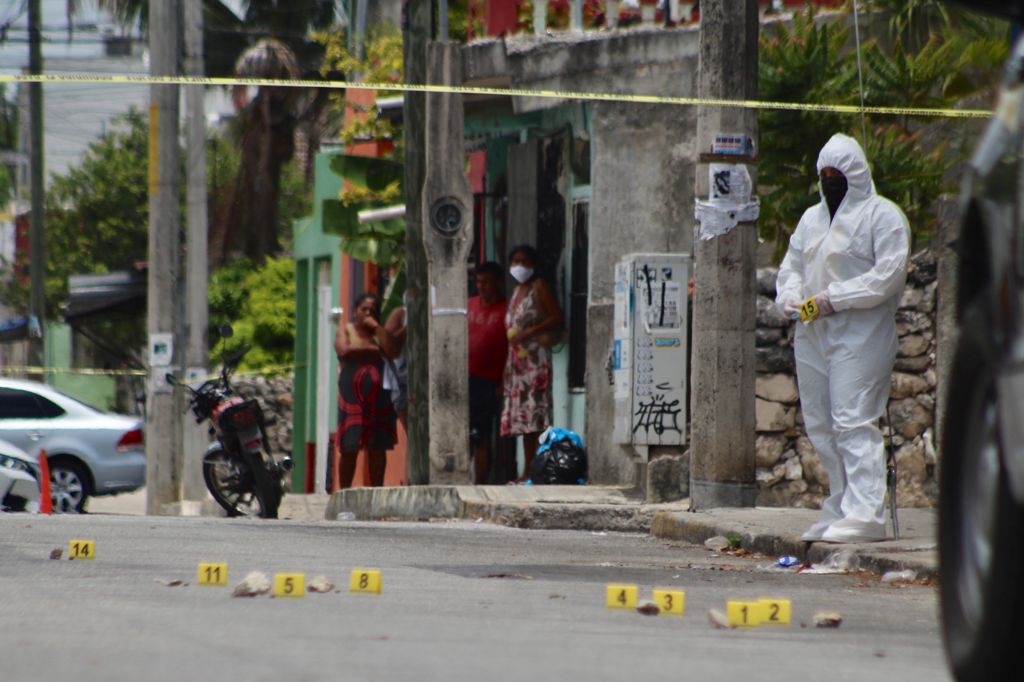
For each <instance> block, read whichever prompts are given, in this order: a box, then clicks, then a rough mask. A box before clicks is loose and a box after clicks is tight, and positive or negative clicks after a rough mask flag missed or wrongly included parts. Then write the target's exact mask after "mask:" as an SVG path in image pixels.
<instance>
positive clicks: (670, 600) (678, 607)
mask: <svg viewBox="0 0 1024 682" xmlns="http://www.w3.org/2000/svg"><path fill="white" fill-rule="evenodd" d="M651 599H652V601H654V603H655V604H657V605H658V608H659V609H661V613H660V615H662V616H681V615H683V613H684V612H685V611H686V593H685V592H683V591H682V590H658V589H655V590H651Z"/></svg>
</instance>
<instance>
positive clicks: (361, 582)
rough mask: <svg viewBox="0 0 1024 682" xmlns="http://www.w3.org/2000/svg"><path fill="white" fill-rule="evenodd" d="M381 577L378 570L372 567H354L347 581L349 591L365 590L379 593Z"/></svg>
mask: <svg viewBox="0 0 1024 682" xmlns="http://www.w3.org/2000/svg"><path fill="white" fill-rule="evenodd" d="M380 590H381V579H380V571H378V570H377V569H372V568H356V569H353V570H352V575H351V577H350V578H349V581H348V591H349V592H367V593H370V594H380Z"/></svg>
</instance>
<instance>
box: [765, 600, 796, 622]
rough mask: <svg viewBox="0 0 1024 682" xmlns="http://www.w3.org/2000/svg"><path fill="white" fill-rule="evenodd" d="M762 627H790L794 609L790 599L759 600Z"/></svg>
mask: <svg viewBox="0 0 1024 682" xmlns="http://www.w3.org/2000/svg"><path fill="white" fill-rule="evenodd" d="M758 603H760V604H761V624H762V625H789V617H790V612H791V611H792V607H791V605H790V603H789V600H788V599H759V600H758Z"/></svg>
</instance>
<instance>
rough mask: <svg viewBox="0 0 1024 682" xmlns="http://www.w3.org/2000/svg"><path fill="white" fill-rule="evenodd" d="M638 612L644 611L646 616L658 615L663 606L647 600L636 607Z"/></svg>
mask: <svg viewBox="0 0 1024 682" xmlns="http://www.w3.org/2000/svg"><path fill="white" fill-rule="evenodd" d="M636 610H637V612H638V613H642V614H644V615H645V616H657V615H658V614H660V613H661V607H660V606H658V605H657V604H655V603H653V602H647V603H645V604H641V605H640V606H638V607H636Z"/></svg>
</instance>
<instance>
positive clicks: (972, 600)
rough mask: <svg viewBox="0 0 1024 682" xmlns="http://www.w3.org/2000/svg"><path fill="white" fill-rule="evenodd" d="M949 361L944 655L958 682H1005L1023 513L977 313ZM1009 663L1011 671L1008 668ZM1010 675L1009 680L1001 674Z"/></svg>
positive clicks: (1012, 645)
mask: <svg viewBox="0 0 1024 682" xmlns="http://www.w3.org/2000/svg"><path fill="white" fill-rule="evenodd" d="M962 329H963V331H962V335H961V337H960V341H959V343H958V346H957V350H956V354H955V356H954V358H953V367H952V373H951V377H950V384H949V391H948V395H949V401H948V405H947V406H946V418H945V429H944V431H943V448H942V470H941V481H940V484H941V490H940V496H939V562H940V564H939V565H940V571H939V581H940V592H941V595H940V597H941V604H942V622H943V634H944V637H945V642H946V652H947V654H948V656H949V661H950V665H951V667H952V669H953V672H954V674H955V675H956V678H957V679H958V680H960V681H961V682H971V681H974V680H996V679H1010V678H1012V677H1013V676H1014V672H1011V671H1015V668H1016V656H1015V654H1016V650H1017V649H1018V648H1019V647H1020V643H1021V642H1022V641H1024V620H1022V619H1021V617H1020V612H1021V608H1024V584H1022V577H1024V569H1022V563H1021V561H1022V560H1024V542H1022V540H1021V538H1022V537H1024V535H1022V533H1024V508H1022V507H1021V506H1020V505H1018V504H1016V502H1015V501H1014V499H1013V496H1012V494H1011V492H1010V489H1009V484H1008V480H1007V472H1006V469H1005V467H1004V464H1003V457H1004V454H1005V453H1003V452H1002V444H1001V442H1000V437H999V419H1000V417H1002V418H1020V415H1019V414H1016V413H1007V414H1002V415H1001V414H1000V411H1001V410H1011V411H1019V410H1020V406H1015V405H1000V404H998V401H997V399H996V385H995V384H996V377H997V373H998V372H999V371H1000V368H999V365H998V361H997V358H998V352H997V349H996V348H995V347H994V346H993V344H992V341H991V325H989V324H987V318H986V317H985V316H984V315H983V314H982V313H981V311H980V309H979V308H977V307H975V308H974V309H971V310H969V311H968V314H967V315H965V319H964V324H963V326H962ZM1011 666H1013V667H1011ZM1007 675H1009V676H1007Z"/></svg>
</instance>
